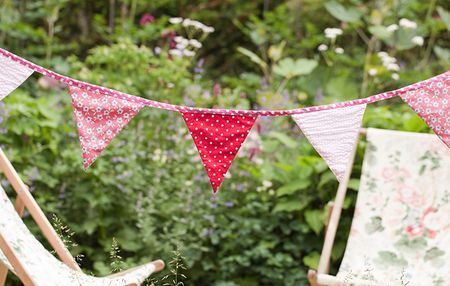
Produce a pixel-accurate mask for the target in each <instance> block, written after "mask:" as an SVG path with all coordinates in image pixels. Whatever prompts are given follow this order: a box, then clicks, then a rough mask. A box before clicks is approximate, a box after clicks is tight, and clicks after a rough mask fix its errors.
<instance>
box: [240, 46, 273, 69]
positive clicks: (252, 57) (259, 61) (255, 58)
mask: <svg viewBox="0 0 450 286" xmlns="http://www.w3.org/2000/svg"><path fill="white" fill-rule="evenodd" d="M237 50H238V52H240V53H241V54H243V55H245V56H247V57H248V58H249V59H250V60H251V61H252V62H254V63H256V64H257V65H259V66H260V67H261V68H262V69H266V68H267V64H266V63H265V62H264V61H263V60H262V59H261V58H260V57H259V56H258V55H257V54H255V53H254V52H252V51H250V50H247V49H245V48H242V47H238V48H237Z"/></svg>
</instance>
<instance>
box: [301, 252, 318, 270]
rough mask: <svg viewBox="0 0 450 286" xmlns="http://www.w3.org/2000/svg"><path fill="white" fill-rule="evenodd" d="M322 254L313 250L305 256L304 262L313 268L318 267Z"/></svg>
mask: <svg viewBox="0 0 450 286" xmlns="http://www.w3.org/2000/svg"><path fill="white" fill-rule="evenodd" d="M319 260H320V254H319V253H318V252H317V251H313V252H311V253H310V254H308V255H307V256H304V257H303V264H305V265H306V266H308V267H309V268H311V269H317V267H318V266H319Z"/></svg>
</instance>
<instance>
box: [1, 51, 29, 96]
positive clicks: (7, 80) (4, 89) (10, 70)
mask: <svg viewBox="0 0 450 286" xmlns="http://www.w3.org/2000/svg"><path fill="white" fill-rule="evenodd" d="M32 73H33V70H31V69H29V68H27V67H26V66H23V65H21V64H19V63H18V62H15V61H13V60H11V59H10V58H8V57H6V56H3V55H0V100H2V99H3V98H5V97H6V96H7V95H8V94H10V93H11V92H12V91H13V90H15V89H16V88H17V87H18V86H20V85H21V84H22V83H23V82H24V81H25V80H26V79H27V78H28V77H29V76H30V75H31V74H32Z"/></svg>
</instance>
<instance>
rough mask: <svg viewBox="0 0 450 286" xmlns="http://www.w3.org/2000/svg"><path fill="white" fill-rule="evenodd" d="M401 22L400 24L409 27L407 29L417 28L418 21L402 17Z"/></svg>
mask: <svg viewBox="0 0 450 286" xmlns="http://www.w3.org/2000/svg"><path fill="white" fill-rule="evenodd" d="M399 24H400V26H402V27H404V28H407V29H417V23H416V22H413V21H411V20H408V19H406V18H403V19H400V22H399Z"/></svg>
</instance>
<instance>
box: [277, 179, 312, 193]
mask: <svg viewBox="0 0 450 286" xmlns="http://www.w3.org/2000/svg"><path fill="white" fill-rule="evenodd" d="M310 185H311V181H309V180H305V179H302V180H297V181H293V182H290V183H288V184H286V185H284V186H282V187H281V188H279V189H278V190H277V196H279V197H281V196H285V195H291V194H293V193H295V192H296V191H298V190H303V189H306V188H307V187H309V186H310Z"/></svg>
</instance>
